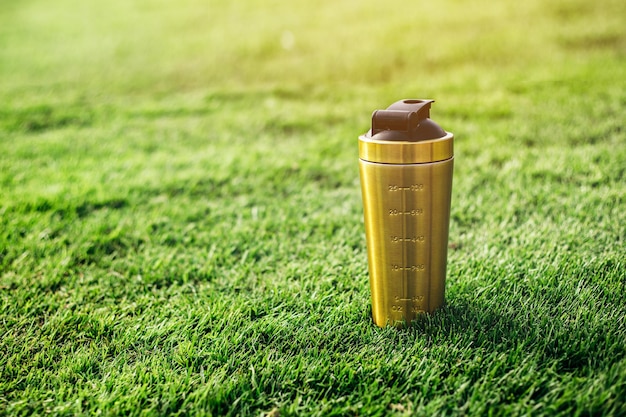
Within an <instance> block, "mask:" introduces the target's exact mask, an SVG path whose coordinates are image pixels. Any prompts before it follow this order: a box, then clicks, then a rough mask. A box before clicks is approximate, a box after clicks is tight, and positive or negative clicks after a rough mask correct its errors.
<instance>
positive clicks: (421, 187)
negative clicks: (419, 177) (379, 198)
mask: <svg viewBox="0 0 626 417" xmlns="http://www.w3.org/2000/svg"><path fill="white" fill-rule="evenodd" d="M387 190H388V191H422V190H424V184H411V185H397V184H389V186H388V187H387Z"/></svg>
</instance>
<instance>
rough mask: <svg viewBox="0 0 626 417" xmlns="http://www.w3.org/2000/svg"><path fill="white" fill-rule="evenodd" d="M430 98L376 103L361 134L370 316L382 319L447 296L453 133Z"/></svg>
mask: <svg viewBox="0 0 626 417" xmlns="http://www.w3.org/2000/svg"><path fill="white" fill-rule="evenodd" d="M432 102H433V100H401V101H398V102H396V103H394V104H392V105H391V106H390V107H389V108H387V109H386V110H378V111H375V112H374V114H373V115H372V129H371V130H370V131H369V132H367V133H366V134H364V135H362V136H360V137H359V170H360V177H361V191H362V195H363V209H364V215H365V234H366V238H367V253H368V264H369V273H370V286H371V291H372V316H373V318H374V322H375V323H376V324H377V325H378V326H381V327H383V326H385V325H388V324H390V325H395V326H399V325H403V324H404V323H410V322H411V320H414V319H415V318H416V317H417V316H418V315H419V314H421V313H425V312H428V313H432V312H434V311H435V310H436V309H438V308H439V307H441V306H442V305H443V303H444V292H445V280H446V261H447V254H448V226H449V222H450V198H451V192H452V168H453V161H454V151H453V139H454V136H453V135H452V133H449V132H446V131H444V130H443V129H442V128H441V127H439V125H437V124H436V123H435V122H433V121H432V120H430V118H429V117H430V106H431V103H432Z"/></svg>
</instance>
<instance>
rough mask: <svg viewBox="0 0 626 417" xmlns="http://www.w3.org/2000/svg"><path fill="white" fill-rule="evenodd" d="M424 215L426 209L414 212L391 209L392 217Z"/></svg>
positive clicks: (418, 209) (413, 210)
mask: <svg viewBox="0 0 626 417" xmlns="http://www.w3.org/2000/svg"><path fill="white" fill-rule="evenodd" d="M423 214H424V209H421V208H417V209H412V210H406V211H405V210H398V209H389V215H390V216H421V215H423Z"/></svg>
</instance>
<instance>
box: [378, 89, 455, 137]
mask: <svg viewBox="0 0 626 417" xmlns="http://www.w3.org/2000/svg"><path fill="white" fill-rule="evenodd" d="M434 101H435V100H419V99H405V100H400V101H397V102H395V103H393V104H392V105H391V106H389V107H387V109H386V110H376V111H375V112H374V114H372V129H371V130H370V131H369V132H368V135H367V136H369V137H371V138H372V139H374V140H381V141H393V142H398V141H402V142H419V141H422V140H430V139H439V138H442V137H444V136H446V132H445V131H444V130H443V129H442V128H441V127H440V126H439V125H438V124H437V123H435V122H434V121H432V120H431V119H430V106H431V104H432V103H433V102H434Z"/></svg>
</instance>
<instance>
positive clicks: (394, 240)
mask: <svg viewBox="0 0 626 417" xmlns="http://www.w3.org/2000/svg"><path fill="white" fill-rule="evenodd" d="M425 240H426V237H424V236H410V237H403V236H391V242H392V243H401V242H409V243H421V242H424V241H425Z"/></svg>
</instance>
